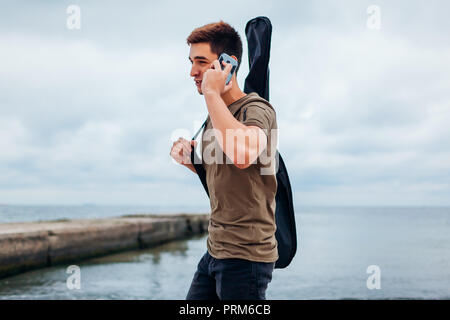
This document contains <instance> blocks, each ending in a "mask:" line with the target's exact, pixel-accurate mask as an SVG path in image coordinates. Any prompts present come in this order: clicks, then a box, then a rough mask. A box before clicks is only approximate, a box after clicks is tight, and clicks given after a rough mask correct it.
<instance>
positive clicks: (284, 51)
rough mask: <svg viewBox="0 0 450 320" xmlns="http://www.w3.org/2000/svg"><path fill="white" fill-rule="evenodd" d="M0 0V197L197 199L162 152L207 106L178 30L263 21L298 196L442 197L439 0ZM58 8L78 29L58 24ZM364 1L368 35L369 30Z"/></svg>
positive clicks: (359, 201)
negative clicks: (77, 17)
mask: <svg viewBox="0 0 450 320" xmlns="http://www.w3.org/2000/svg"><path fill="white" fill-rule="evenodd" d="M223 3H224V2H223V1H218V2H197V1H162V0H160V1H116V2H114V1H87V0H86V1H84V0H83V1H82V0H79V1H37V0H33V1H20V3H19V2H18V1H4V2H2V10H1V11H0V203H5V204H83V203H96V204H111V205H118V204H126V205H152V206H154V205H156V206H162V207H164V206H186V207H195V206H200V207H205V208H208V205H209V203H208V199H207V196H206V194H205V193H204V190H203V188H202V187H201V184H200V182H199V181H198V178H197V177H196V176H195V175H194V174H193V173H192V172H190V171H189V170H188V169H186V168H184V167H182V166H180V165H177V164H175V163H174V162H173V161H172V159H171V158H170V156H169V152H170V148H171V145H172V142H171V141H172V139H173V138H174V137H178V136H180V135H182V136H184V137H185V138H187V139H189V138H190V137H191V136H192V135H193V133H194V132H195V131H196V130H197V129H198V127H199V126H200V124H201V123H202V121H203V120H204V119H205V118H206V116H207V109H206V106H205V104H204V101H203V99H202V97H201V96H199V95H198V94H197V90H196V88H195V85H194V82H193V81H192V79H191V78H190V77H189V69H190V63H189V62H188V59H187V57H188V52H189V47H188V46H187V44H186V37H187V36H188V34H189V33H190V31H191V30H192V29H194V28H196V27H198V26H201V25H204V24H206V23H210V22H214V21H218V20H220V19H222V20H224V21H226V22H228V23H230V24H231V25H232V26H234V27H235V28H236V29H237V30H238V32H239V33H240V34H241V37H242V40H243V42H244V51H245V54H244V61H243V65H242V67H241V69H240V74H239V76H238V82H239V83H240V84H241V87H243V83H244V79H245V76H246V73H247V70H248V63H247V55H246V50H247V48H246V43H245V42H246V38H245V34H244V28H245V24H246V22H247V21H248V20H249V19H251V18H253V17H255V16H259V15H265V16H268V17H269V18H270V19H271V21H272V24H273V35H272V51H271V52H272V55H271V62H270V68H271V79H270V81H271V102H272V104H273V105H274V107H275V108H276V111H277V120H278V126H279V128H280V132H279V151H280V153H281V154H282V156H283V158H284V160H285V162H286V165H287V168H288V171H289V174H290V178H291V183H292V187H293V191H294V193H295V194H294V201H295V204H296V205H297V206H301V205H326V206H328V205H330V206H332V205H348V206H359V205H361V206H375V205H381V206H448V205H450V196H449V195H450V139H449V138H450V125H449V124H450V93H449V91H450V90H449V88H450V43H449V40H448V39H449V32H450V22H449V19H448V13H449V12H450V4H449V2H448V1H444V0H442V1H401V0H398V1H363V0H347V1H331V0H330V1H313V0H310V1H289V2H282V1H263V2H261V1H227V2H226V3H228V4H229V5H228V6H224V5H223ZM71 4H75V5H78V6H79V8H80V10H81V25H80V27H81V28H80V29H79V30H78V29H72V30H71V29H68V28H67V19H68V17H69V16H70V14H68V13H67V12H66V10H67V7H68V6H69V5H71ZM370 5H377V6H378V8H379V9H380V13H381V15H380V18H381V20H380V27H381V28H380V29H374V28H373V27H371V26H373V24H370V23H369V25H368V23H367V22H368V20H369V22H373V20H371V14H368V13H367V9H368V7H369V6H370Z"/></svg>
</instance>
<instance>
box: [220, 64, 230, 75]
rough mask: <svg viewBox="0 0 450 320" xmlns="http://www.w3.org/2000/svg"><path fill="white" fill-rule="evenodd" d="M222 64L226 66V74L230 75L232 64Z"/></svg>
mask: <svg viewBox="0 0 450 320" xmlns="http://www.w3.org/2000/svg"><path fill="white" fill-rule="evenodd" d="M222 63H223V64H224V66H225V69H224V70H223V71H225V73H226V74H227V75H228V73H229V72H230V71H231V68H232V66H231V63H226V62H225V61H222Z"/></svg>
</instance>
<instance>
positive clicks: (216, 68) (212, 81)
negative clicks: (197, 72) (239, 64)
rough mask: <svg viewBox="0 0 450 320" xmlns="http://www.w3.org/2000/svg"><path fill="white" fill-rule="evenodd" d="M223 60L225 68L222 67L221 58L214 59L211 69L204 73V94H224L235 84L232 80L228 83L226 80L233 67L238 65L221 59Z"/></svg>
mask: <svg viewBox="0 0 450 320" xmlns="http://www.w3.org/2000/svg"><path fill="white" fill-rule="evenodd" d="M221 57H222V56H221ZM221 62H222V66H223V67H224V68H221V66H220V62H219V60H214V62H213V63H212V65H211V69H209V70H207V71H206V72H205V74H204V75H203V81H202V93H203V95H208V94H218V95H222V94H224V93H225V92H227V91H228V90H230V89H231V87H232V86H233V82H232V81H229V82H228V84H226V82H227V78H228V75H229V73H230V71H231V69H232V68H234V69H236V67H235V66H232V65H231V64H230V63H226V62H225V60H223V59H221ZM233 71H234V70H233Z"/></svg>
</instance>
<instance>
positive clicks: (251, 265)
mask: <svg viewBox="0 0 450 320" xmlns="http://www.w3.org/2000/svg"><path fill="white" fill-rule="evenodd" d="M274 266H275V262H269V263H267V262H255V261H249V260H244V259H216V258H214V257H212V256H211V255H210V254H209V253H208V252H206V253H205V254H204V255H203V257H202V258H201V260H200V262H199V263H198V266H197V271H196V272H195V274H194V279H193V280H192V283H191V287H190V288H189V292H188V294H187V296H186V300H265V299H266V289H267V285H268V284H269V282H270V281H271V280H272V272H273V269H274Z"/></svg>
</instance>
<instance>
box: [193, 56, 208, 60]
mask: <svg viewBox="0 0 450 320" xmlns="http://www.w3.org/2000/svg"><path fill="white" fill-rule="evenodd" d="M195 59H197V60H208V58H206V57H203V56H195V57H194V60H195ZM189 61H192V59H191V57H189Z"/></svg>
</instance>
